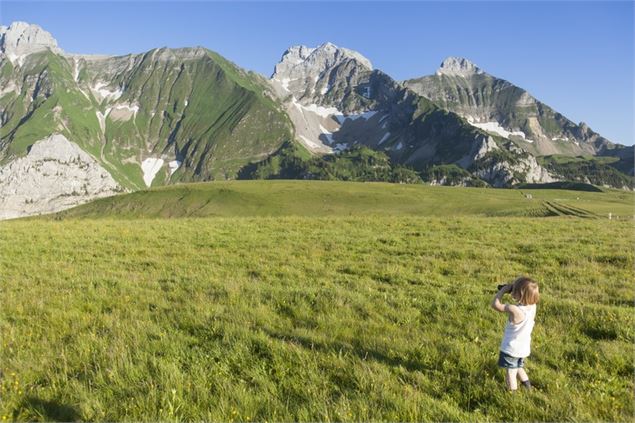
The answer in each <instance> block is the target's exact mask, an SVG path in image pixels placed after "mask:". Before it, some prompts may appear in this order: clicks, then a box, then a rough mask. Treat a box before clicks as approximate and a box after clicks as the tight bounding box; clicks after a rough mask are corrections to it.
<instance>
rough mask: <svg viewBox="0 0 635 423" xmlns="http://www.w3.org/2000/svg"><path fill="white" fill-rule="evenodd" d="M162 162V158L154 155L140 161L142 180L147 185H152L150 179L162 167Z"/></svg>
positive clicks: (152, 178) (151, 179)
mask: <svg viewBox="0 0 635 423" xmlns="http://www.w3.org/2000/svg"><path fill="white" fill-rule="evenodd" d="M163 163H164V161H163V159H158V158H154V157H148V158H147V159H145V160H144V161H143V162H141V170H142V171H143V182H145V184H146V186H147V187H150V185H152V181H153V180H154V177H155V176H156V175H157V173H159V171H160V170H161V168H162V167H163Z"/></svg>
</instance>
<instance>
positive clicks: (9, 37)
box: [0, 22, 62, 63]
mask: <svg viewBox="0 0 635 423" xmlns="http://www.w3.org/2000/svg"><path fill="white" fill-rule="evenodd" d="M46 49H50V50H51V51H53V52H55V53H62V50H61V49H60V48H59V47H58V46H57V41H56V40H55V38H53V36H52V35H51V34H50V33H48V32H46V31H45V30H43V29H42V28H41V27H39V26H38V25H32V24H28V23H26V22H13V23H12V24H11V25H10V26H9V27H5V26H1V27H0V52H2V53H4V54H5V55H6V57H7V58H8V59H9V60H11V62H13V63H16V62H18V63H21V62H22V60H23V58H24V56H27V55H29V54H32V53H37V52H40V51H43V50H46Z"/></svg>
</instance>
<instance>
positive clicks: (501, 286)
mask: <svg viewBox="0 0 635 423" xmlns="http://www.w3.org/2000/svg"><path fill="white" fill-rule="evenodd" d="M506 286H507V284H506V283H504V284H502V285H498V286H497V288H498V290H499V291H500V290H501V289H503V288H505V287H506Z"/></svg>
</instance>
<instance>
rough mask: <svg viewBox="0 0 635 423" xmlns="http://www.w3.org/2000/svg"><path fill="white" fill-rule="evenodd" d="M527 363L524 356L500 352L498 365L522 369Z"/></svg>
mask: <svg viewBox="0 0 635 423" xmlns="http://www.w3.org/2000/svg"><path fill="white" fill-rule="evenodd" d="M524 365H525V359H524V358H523V357H512V356H511V355H509V354H507V353H504V352H502V351H501V352H500V354H499V356H498V367H503V368H505V369H521V368H522V367H523V366H524Z"/></svg>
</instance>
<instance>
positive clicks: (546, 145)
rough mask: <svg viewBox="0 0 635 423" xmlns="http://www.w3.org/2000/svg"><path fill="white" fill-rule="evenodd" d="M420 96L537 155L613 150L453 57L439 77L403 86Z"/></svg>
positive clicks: (524, 93) (518, 91) (516, 90)
mask: <svg viewBox="0 0 635 423" xmlns="http://www.w3.org/2000/svg"><path fill="white" fill-rule="evenodd" d="M404 84H405V85H406V86H407V87H408V88H409V89H411V90H412V91H414V92H416V93H417V94H419V95H421V96H423V97H425V98H428V99H430V100H432V101H433V102H435V103H436V104H437V105H439V106H441V107H443V108H444V109H446V110H449V111H451V112H454V113H457V114H459V115H460V116H462V117H463V118H464V119H466V120H467V121H468V122H470V124H472V125H474V126H476V127H478V128H481V129H483V130H485V131H487V132H489V133H494V134H496V135H500V136H502V137H504V138H508V139H512V140H514V141H515V142H517V144H518V145H521V146H522V147H523V148H524V149H525V150H526V151H528V152H530V153H532V154H536V155H550V154H564V155H581V154H598V153H599V152H602V151H603V150H605V149H607V148H612V146H613V144H612V143H611V142H610V141H609V140H607V139H606V138H604V137H602V136H600V135H599V134H597V133H595V132H593V131H592V130H591V129H589V128H588V126H586V125H584V124H582V123H581V124H580V125H576V124H575V123H573V122H572V121H570V120H569V119H567V118H566V117H564V116H563V115H562V114H560V113H558V112H556V111H555V110H553V109H551V108H550V107H549V106H547V105H546V104H544V103H541V102H540V101H538V100H536V99H535V98H534V97H533V96H532V95H531V94H529V93H528V92H527V91H526V90H524V89H522V88H520V87H517V86H515V85H514V84H512V83H510V82H508V81H505V80H503V79H501V78H497V77H495V76H492V75H490V74H488V73H486V72H484V71H483V70H481V69H480V68H479V67H478V66H476V65H475V64H474V63H472V62H470V61H469V60H467V59H463V58H457V57H449V58H447V59H445V60H444V61H443V63H442V64H441V66H440V67H439V69H438V70H437V71H436V74H435V75H430V76H424V77H421V78H415V79H411V80H408V81H404Z"/></svg>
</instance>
